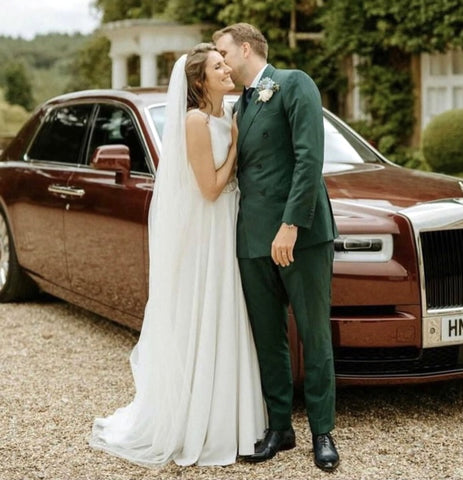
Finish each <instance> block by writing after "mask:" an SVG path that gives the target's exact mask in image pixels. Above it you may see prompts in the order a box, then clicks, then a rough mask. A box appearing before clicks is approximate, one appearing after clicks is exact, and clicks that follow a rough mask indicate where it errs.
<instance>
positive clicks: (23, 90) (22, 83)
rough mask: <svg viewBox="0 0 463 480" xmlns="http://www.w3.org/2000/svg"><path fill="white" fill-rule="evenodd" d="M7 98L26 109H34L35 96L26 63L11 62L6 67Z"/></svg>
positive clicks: (13, 103)
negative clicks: (33, 95)
mask: <svg viewBox="0 0 463 480" xmlns="http://www.w3.org/2000/svg"><path fill="white" fill-rule="evenodd" d="M5 84H6V91H5V99H6V101H7V102H8V103H10V104H12V105H20V106H21V107H23V108H25V109H26V110H28V111H30V110H32V108H33V106H34V98H33V97H32V86H31V83H30V81H29V76H28V74H27V71H26V68H25V66H24V64H22V63H20V62H11V63H10V64H9V65H8V66H7V67H6V69H5Z"/></svg>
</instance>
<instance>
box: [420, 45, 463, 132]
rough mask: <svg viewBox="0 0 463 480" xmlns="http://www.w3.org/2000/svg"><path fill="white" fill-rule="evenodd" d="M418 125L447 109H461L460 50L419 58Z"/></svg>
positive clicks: (462, 59)
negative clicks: (419, 97) (420, 83)
mask: <svg viewBox="0 0 463 480" xmlns="http://www.w3.org/2000/svg"><path fill="white" fill-rule="evenodd" d="M421 82H422V88H421V108H422V110H421V112H422V113H421V116H422V118H421V125H422V128H425V127H426V125H427V124H428V123H429V122H430V121H431V120H432V118H433V117H434V116H436V115H439V114H440V113H442V112H445V111H447V110H453V109H455V108H463V51H462V50H452V51H450V52H447V53H435V54H432V55H430V54H428V53H423V54H422V56H421Z"/></svg>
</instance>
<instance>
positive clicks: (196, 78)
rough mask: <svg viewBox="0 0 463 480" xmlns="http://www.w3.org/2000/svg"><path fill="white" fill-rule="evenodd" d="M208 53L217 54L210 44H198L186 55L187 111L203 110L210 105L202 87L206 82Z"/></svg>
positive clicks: (205, 91)
mask: <svg viewBox="0 0 463 480" xmlns="http://www.w3.org/2000/svg"><path fill="white" fill-rule="evenodd" d="M209 52H218V50H217V48H216V47H215V45H214V44H212V43H199V44H198V45H196V46H195V47H193V48H192V49H191V50H190V51H189V52H188V55H187V58H186V63H185V73H186V78H187V85H188V91H187V109H190V108H204V107H206V105H207V104H208V103H210V101H209V99H208V95H207V90H206V88H205V87H204V82H205V80H206V60H207V57H208V56H209Z"/></svg>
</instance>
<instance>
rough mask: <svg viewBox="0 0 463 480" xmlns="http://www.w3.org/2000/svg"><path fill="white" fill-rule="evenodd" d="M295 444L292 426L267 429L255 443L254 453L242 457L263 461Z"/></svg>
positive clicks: (252, 460)
mask: <svg viewBox="0 0 463 480" xmlns="http://www.w3.org/2000/svg"><path fill="white" fill-rule="evenodd" d="M295 446H296V436H295V434H294V430H293V428H292V427H291V428H289V429H288V430H267V432H266V434H265V437H264V438H263V440H261V441H260V442H258V443H257V444H256V452H255V453H254V455H249V456H247V457H244V459H245V460H246V461H247V462H263V461H265V460H269V459H270V458H273V457H274V456H275V455H276V453H277V452H279V451H280V450H290V449H291V448H294V447H295Z"/></svg>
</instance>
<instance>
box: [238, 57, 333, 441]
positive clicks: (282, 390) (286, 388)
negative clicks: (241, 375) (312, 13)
mask: <svg viewBox="0 0 463 480" xmlns="http://www.w3.org/2000/svg"><path fill="white" fill-rule="evenodd" d="M266 77H270V78H271V79H272V80H273V81H274V82H275V83H276V84H277V85H278V86H279V90H277V91H274V93H273V95H272V97H271V98H270V99H269V100H268V101H267V102H262V101H258V92H257V91H255V92H254V94H253V97H252V98H251V100H250V102H249V104H248V106H247V108H246V109H244V107H243V102H242V98H240V100H239V101H238V102H237V105H236V110H237V112H238V127H239V136H238V173H237V175H238V181H239V186H240V190H241V199H240V208H239V213H238V223H237V253H238V259H239V263H240V270H241V276H242V283H243V289H244V293H245V297H246V303H247V307H248V311H249V317H250V321H251V325H252V329H253V333H254V339H255V342H256V347H257V353H258V356H259V364H260V369H261V378H262V386H263V391H264V396H265V400H266V403H267V409H268V414H269V427H270V429H272V430H285V429H287V428H289V427H290V425H291V411H292V393H293V385H292V376H291V365H290V353H289V348H288V339H287V307H288V304H289V303H291V306H292V309H293V312H294V315H295V318H296V323H297V328H298V333H299V336H300V338H301V340H302V342H303V346H304V369H305V380H304V394H305V403H306V409H307V414H308V418H309V423H310V426H311V430H312V433H313V434H319V433H327V432H329V431H331V430H332V429H333V427H334V416H335V382H334V367H333V352H332V344H331V328H330V301H331V275H332V262H333V239H334V238H335V236H336V235H337V231H336V226H335V223H334V220H333V215H332V212H331V206H330V202H329V199H328V195H327V192H326V187H325V183H324V180H323V177H322V166H323V149H324V129H323V116H322V107H321V101H320V94H319V92H318V89H317V87H316V85H315V84H314V82H313V81H312V79H311V78H310V77H309V76H308V75H306V74H305V73H304V72H302V71H299V70H277V69H275V68H274V67H273V66H271V65H268V66H267V67H266V69H265V71H264V72H263V74H262V76H261V79H262V78H266ZM282 222H285V223H287V224H294V225H297V226H298V237H297V241H296V245H295V249H294V257H295V261H294V263H292V264H291V265H290V266H289V267H278V266H276V265H275V264H274V263H273V261H272V259H271V257H270V254H271V244H272V241H273V239H274V238H275V235H276V233H277V231H278V230H279V228H280V226H281V224H282Z"/></svg>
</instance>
